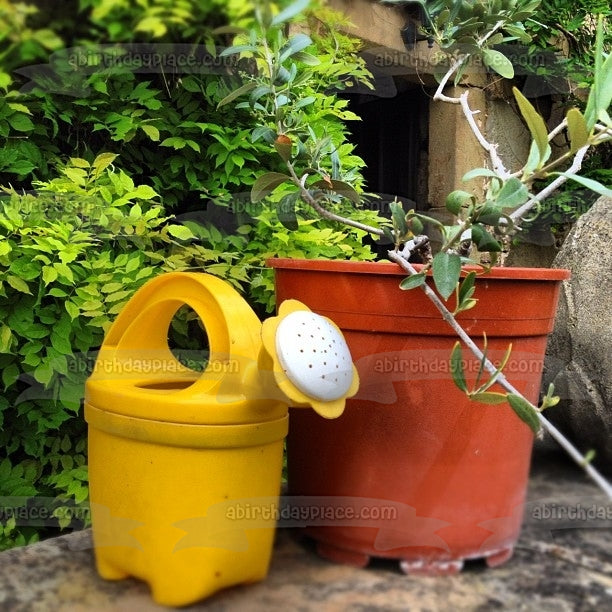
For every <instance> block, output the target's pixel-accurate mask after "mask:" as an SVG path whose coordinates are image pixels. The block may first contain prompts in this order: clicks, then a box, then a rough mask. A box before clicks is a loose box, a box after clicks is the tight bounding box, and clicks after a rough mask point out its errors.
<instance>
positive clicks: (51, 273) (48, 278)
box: [42, 266, 57, 286]
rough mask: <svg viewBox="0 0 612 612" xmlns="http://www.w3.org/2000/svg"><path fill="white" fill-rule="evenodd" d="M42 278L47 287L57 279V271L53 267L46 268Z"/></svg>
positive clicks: (43, 270)
mask: <svg viewBox="0 0 612 612" xmlns="http://www.w3.org/2000/svg"><path fill="white" fill-rule="evenodd" d="M42 278H43V282H44V283H45V286H46V285H48V284H49V283H52V282H53V281H54V280H56V279H57V270H56V269H55V268H53V267H52V266H44V267H43V269H42Z"/></svg>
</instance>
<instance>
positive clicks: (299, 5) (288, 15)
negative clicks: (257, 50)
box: [271, 0, 310, 26]
mask: <svg viewBox="0 0 612 612" xmlns="http://www.w3.org/2000/svg"><path fill="white" fill-rule="evenodd" d="M309 4H310V0H296V1H295V2H294V3H293V4H290V5H289V6H288V7H287V8H285V9H284V10H282V11H281V12H280V13H278V15H276V16H275V17H274V18H273V19H272V24H271V25H273V26H278V25H281V24H282V23H285V22H286V21H289V20H290V19H292V18H293V17H295V16H296V15H299V14H300V13H301V12H302V11H304V10H305V9H306V8H308V5H309Z"/></svg>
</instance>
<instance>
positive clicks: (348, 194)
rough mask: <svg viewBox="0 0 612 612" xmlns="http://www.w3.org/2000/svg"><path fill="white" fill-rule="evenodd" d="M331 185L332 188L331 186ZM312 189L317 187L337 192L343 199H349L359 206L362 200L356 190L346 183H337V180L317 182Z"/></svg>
mask: <svg viewBox="0 0 612 612" xmlns="http://www.w3.org/2000/svg"><path fill="white" fill-rule="evenodd" d="M329 183H331V187H330V185H329ZM312 187H316V188H317V189H329V190H331V191H335V192H336V193H337V194H339V195H341V196H342V197H343V198H347V199H348V200H350V201H351V202H353V204H359V202H360V201H361V198H360V197H359V194H358V193H357V192H356V191H355V189H354V188H353V187H352V186H351V185H349V184H348V183H346V182H344V181H337V180H336V179H329V182H328V181H323V180H321V181H317V182H316V183H313V184H312Z"/></svg>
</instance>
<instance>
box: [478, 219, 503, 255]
mask: <svg viewBox="0 0 612 612" xmlns="http://www.w3.org/2000/svg"><path fill="white" fill-rule="evenodd" d="M472 242H474V244H475V245H476V248H477V249H478V250H479V251H480V252H484V253H499V252H500V251H501V250H502V249H501V246H500V244H499V242H497V240H495V238H493V236H491V234H489V232H487V230H486V229H485V228H484V226H483V225H479V224H477V223H476V224H474V225H472Z"/></svg>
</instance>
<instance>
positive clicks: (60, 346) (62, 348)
mask: <svg viewBox="0 0 612 612" xmlns="http://www.w3.org/2000/svg"><path fill="white" fill-rule="evenodd" d="M51 346H52V347H53V348H54V349H55V350H56V351H57V352H58V353H61V354H62V355H70V354H71V353H72V346H71V344H70V342H69V341H68V340H67V339H66V337H65V336H63V335H62V334H57V333H55V332H52V333H51Z"/></svg>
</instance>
